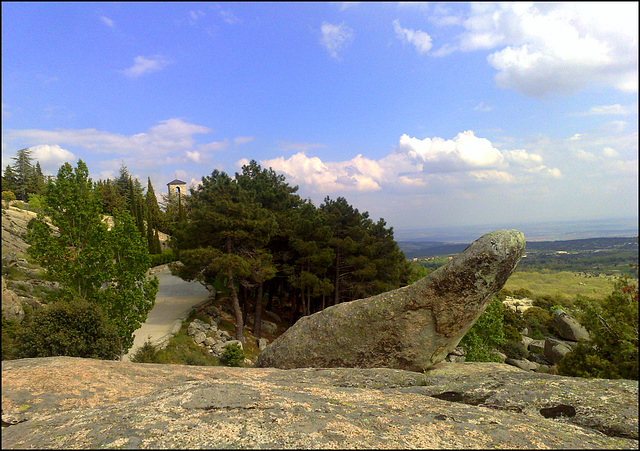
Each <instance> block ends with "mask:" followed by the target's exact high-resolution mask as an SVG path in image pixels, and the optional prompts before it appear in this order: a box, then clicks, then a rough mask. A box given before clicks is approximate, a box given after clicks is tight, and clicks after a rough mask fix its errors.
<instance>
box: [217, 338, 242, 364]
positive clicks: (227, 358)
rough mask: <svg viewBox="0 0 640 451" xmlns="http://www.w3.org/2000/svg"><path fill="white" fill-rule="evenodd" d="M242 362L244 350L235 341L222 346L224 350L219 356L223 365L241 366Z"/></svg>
mask: <svg viewBox="0 0 640 451" xmlns="http://www.w3.org/2000/svg"><path fill="white" fill-rule="evenodd" d="M243 362H244V351H243V350H242V348H241V347H240V345H239V344H237V343H231V344H228V345H226V346H225V347H224V352H223V353H222V355H221V356H220V363H222V364H223V365H225V366H242V363H243Z"/></svg>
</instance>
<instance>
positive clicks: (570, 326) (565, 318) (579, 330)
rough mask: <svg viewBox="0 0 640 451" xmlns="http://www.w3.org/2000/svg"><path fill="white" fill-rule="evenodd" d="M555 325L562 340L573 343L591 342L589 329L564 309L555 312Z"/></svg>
mask: <svg viewBox="0 0 640 451" xmlns="http://www.w3.org/2000/svg"><path fill="white" fill-rule="evenodd" d="M553 325H554V326H555V327H556V330H557V331H558V335H560V338H564V339H565V340H571V341H582V340H589V332H588V331H587V329H585V328H584V326H582V325H581V324H580V323H579V322H578V321H576V320H575V318H574V317H573V316H571V315H569V314H568V313H567V312H565V311H564V310H562V309H558V310H556V311H555V312H553Z"/></svg>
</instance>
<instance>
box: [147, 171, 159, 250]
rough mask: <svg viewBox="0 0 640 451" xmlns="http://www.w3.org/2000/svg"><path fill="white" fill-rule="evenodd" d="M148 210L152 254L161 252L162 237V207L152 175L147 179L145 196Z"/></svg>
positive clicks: (148, 241)
mask: <svg viewBox="0 0 640 451" xmlns="http://www.w3.org/2000/svg"><path fill="white" fill-rule="evenodd" d="M145 203H146V206H147V208H146V212H147V246H148V247H149V253H150V254H159V253H160V252H161V249H160V239H159V236H158V228H159V224H160V208H159V207H158V199H157V198H156V193H155V191H154V190H153V185H152V184H151V177H148V179H147V194H146V198H145Z"/></svg>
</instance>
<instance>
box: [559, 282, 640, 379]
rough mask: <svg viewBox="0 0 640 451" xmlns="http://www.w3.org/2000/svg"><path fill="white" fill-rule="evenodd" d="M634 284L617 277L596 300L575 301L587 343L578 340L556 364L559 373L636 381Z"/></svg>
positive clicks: (636, 342) (635, 305)
mask: <svg viewBox="0 0 640 451" xmlns="http://www.w3.org/2000/svg"><path fill="white" fill-rule="evenodd" d="M638 297H639V295H638V285H637V282H635V281H634V282H631V281H629V280H628V279H621V280H619V281H618V282H617V283H616V285H615V289H614V291H613V292H612V293H611V294H610V295H609V296H607V297H605V298H604V299H602V300H600V301H599V302H593V301H591V302H589V301H587V300H577V301H576V303H577V304H578V307H580V308H581V310H582V311H583V314H582V316H581V318H580V323H581V324H582V325H583V326H584V327H585V328H586V329H587V330H588V331H589V335H590V336H591V342H588V343H579V344H578V346H576V348H575V349H574V350H573V352H571V353H569V354H567V355H566V356H565V357H564V359H562V360H561V361H560V363H559V364H558V370H559V371H560V372H561V374H564V375H568V376H579V377H599V378H607V379H616V378H623V379H633V380H638Z"/></svg>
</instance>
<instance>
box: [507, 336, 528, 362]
mask: <svg viewBox="0 0 640 451" xmlns="http://www.w3.org/2000/svg"><path fill="white" fill-rule="evenodd" d="M500 349H501V350H502V352H504V353H505V355H506V356H507V357H510V358H512V359H518V360H521V359H526V358H527V357H528V356H529V351H527V349H526V348H525V347H524V344H523V343H522V342H521V341H507V342H505V343H503V344H502V345H501V346H500Z"/></svg>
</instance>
